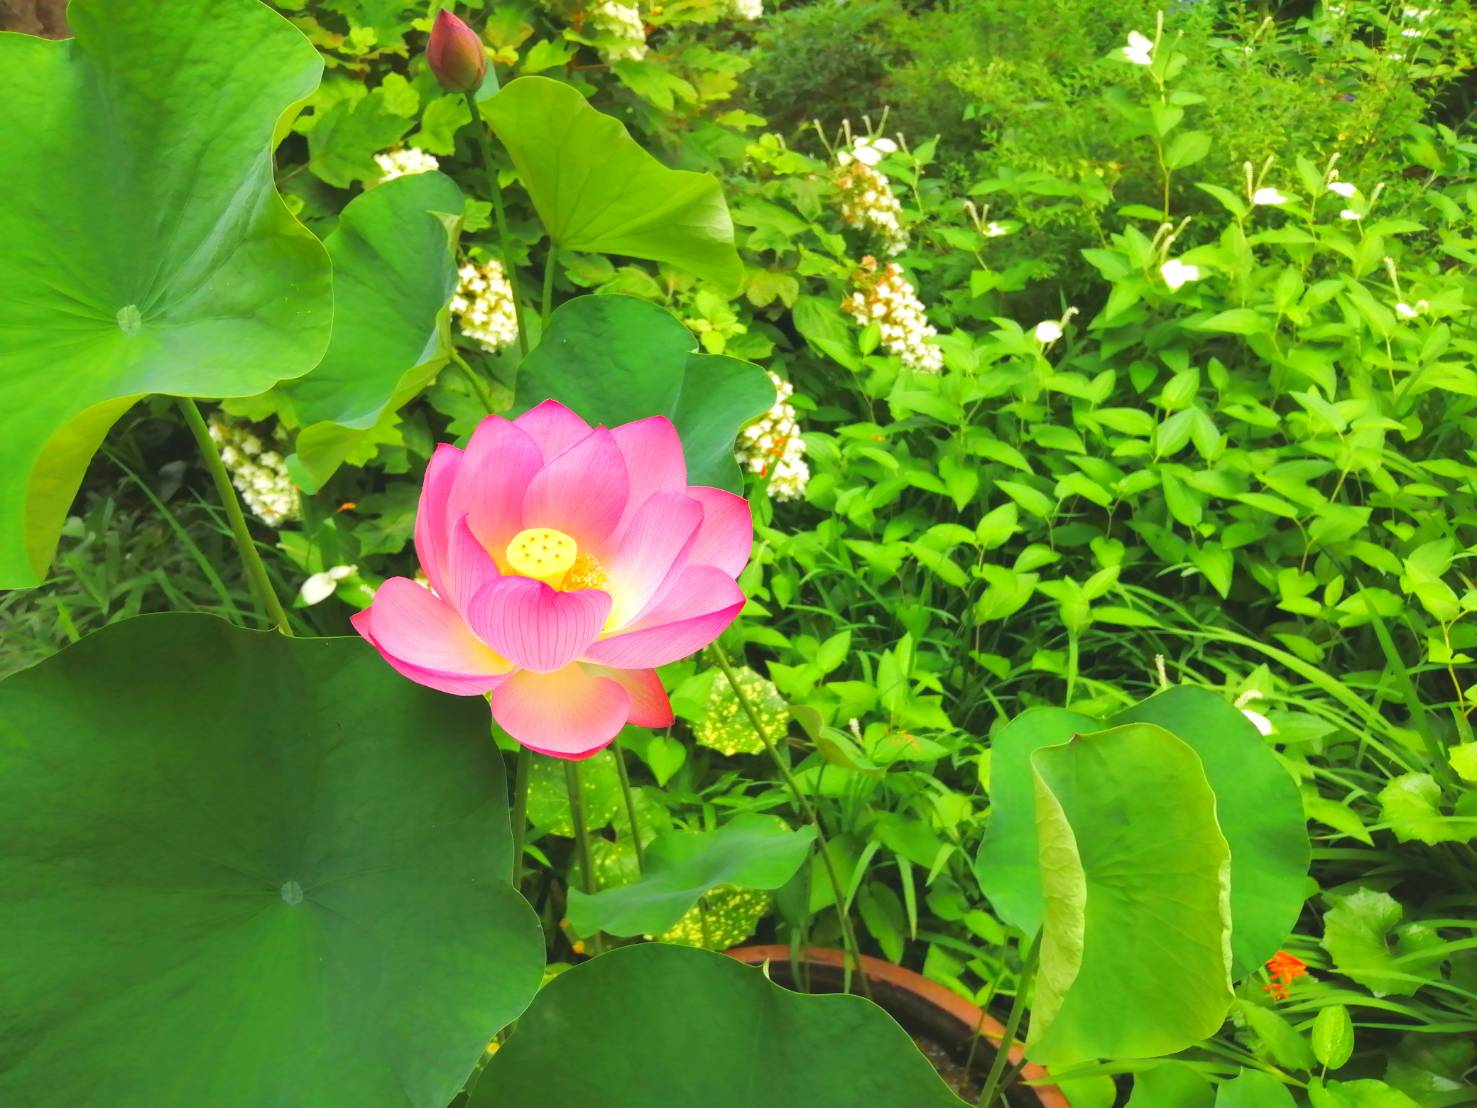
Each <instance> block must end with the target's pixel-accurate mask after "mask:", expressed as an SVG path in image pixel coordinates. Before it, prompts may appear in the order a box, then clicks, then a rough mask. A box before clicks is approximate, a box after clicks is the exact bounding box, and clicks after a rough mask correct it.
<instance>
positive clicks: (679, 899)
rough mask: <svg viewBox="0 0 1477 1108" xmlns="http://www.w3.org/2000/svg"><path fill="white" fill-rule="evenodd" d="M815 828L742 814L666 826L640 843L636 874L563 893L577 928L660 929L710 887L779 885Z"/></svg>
mask: <svg viewBox="0 0 1477 1108" xmlns="http://www.w3.org/2000/svg"><path fill="white" fill-rule="evenodd" d="M814 839H815V831H814V829H813V828H810V827H802V828H799V829H798V830H791V829H790V828H789V827H788V826H787V825H786V824H785V822H784V821H783V820H781V819H779V818H777V817H775V816H763V815H756V814H754V813H746V814H744V815H740V816H736V817H734V818H733V819H732V820H730V821H729V822H728V823H726V824H724V825H723V826H722V827H719V828H717V829H716V830H713V831H668V832H667V833H666V834H664V835H662V836H661V837H659V838H658V839H656V841H654V842H653V843H652V844H651V845H650V846H649V847H647V848H646V866H645V869H644V871H643V872H642V875H641V879H640V880H639V881H636V882H634V883H633V884H630V885H624V886H622V887H620V888H618V889H607V890H606V891H604V892H601V893H596V894H595V895H594V896H588V895H586V894H585V893H582V892H580V891H579V890H577V889H571V890H570V892H569V923H570V926H571V927H573V928H574V931H575V933H576V934H578V935H593V934H594V933H595V932H596V931H604V932H606V933H607V934H610V935H660V934H662V932H664V931H666V930H667V929H668V928H670V927H672V926H673V925H674V924H675V923H676V922H677V921H678V920H680V919H681V918H682V917H683V915H684V914H685V913H686V912H687V911H688V909H690V908H691V907H692V906H693V905H694V904H696V903H697V902H698V899H699V898H700V897H701V896H702V895H703V894H704V893H706V892H707V891H708V890H709V889H714V888H717V887H718V886H719V885H732V886H735V887H737V888H740V889H778V888H779V887H780V886H781V885H783V884H784V883H785V882H786V881H788V880H789V879H790V878H791V877H793V876H794V875H795V871H796V870H798V869H799V868H800V864H801V863H802V862H804V861H805V857H806V855H807V854H809V853H810V844H811V842H812V841H813V840H814Z"/></svg>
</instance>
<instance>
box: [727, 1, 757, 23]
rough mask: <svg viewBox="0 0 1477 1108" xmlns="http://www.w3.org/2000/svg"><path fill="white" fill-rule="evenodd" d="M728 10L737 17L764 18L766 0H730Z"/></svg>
mask: <svg viewBox="0 0 1477 1108" xmlns="http://www.w3.org/2000/svg"><path fill="white" fill-rule="evenodd" d="M728 10H729V12H731V13H732V14H733V17H734V18H735V19H762V18H763V17H764V0H728Z"/></svg>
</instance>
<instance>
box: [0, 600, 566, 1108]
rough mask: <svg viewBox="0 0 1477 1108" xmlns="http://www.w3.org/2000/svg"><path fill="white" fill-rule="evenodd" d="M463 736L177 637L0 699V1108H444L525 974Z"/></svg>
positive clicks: (297, 674) (347, 652)
mask: <svg viewBox="0 0 1477 1108" xmlns="http://www.w3.org/2000/svg"><path fill="white" fill-rule="evenodd" d="M487 728H488V721H487V716H486V709H485V707H483V706H482V705H480V704H478V703H476V702H475V701H467V700H460V699H457V698H453V697H447V696H441V695H438V694H436V693H433V692H430V691H428V690H426V689H423V688H420V687H419V686H417V685H413V684H411V683H410V682H408V681H405V680H402V679H401V678H399V677H397V676H396V675H395V674H394V673H392V672H391V671H390V670H389V669H387V668H386V667H385V665H384V663H383V662H382V661H381V660H380V658H379V657H377V656H376V655H375V653H374V651H372V650H370V649H369V648H368V647H366V646H365V645H364V644H363V643H362V642H359V641H358V640H355V639H288V638H284V637H282V636H280V635H277V634H274V633H270V632H265V633H264V632H251V631H243V630H240V629H238V628H234V627H231V626H230V625H228V624H226V623H223V622H221V621H219V620H217V619H214V618H211V617H208V616H201V615H167V616H146V617H143V618H141V619H134V620H128V621H126V622H123V623H119V624H114V625H113V626H111V627H108V628H106V629H105V630H102V631H99V632H98V633H97V634H95V635H92V636H90V637H89V638H87V639H84V640H83V641H82V642H81V643H79V644H77V645H76V646H74V647H71V648H70V649H68V650H65V651H63V652H62V653H61V654H59V655H57V656H55V657H54V658H52V659H50V660H48V661H46V662H44V663H42V664H41V665H39V666H36V667H35V668H34V669H30V670H27V671H24V672H21V673H19V674H16V675H15V676H13V677H11V678H9V679H8V680H6V681H5V682H4V683H3V684H0V811H4V812H5V824H6V836H7V840H8V844H9V845H8V846H7V847H6V849H5V851H4V852H3V856H0V884H3V886H4V888H5V896H4V898H3V899H0V944H3V946H4V949H5V952H6V954H5V960H6V967H7V968H6V971H5V973H3V974H0V1102H3V1103H6V1104H98V1103H108V1104H141V1105H142V1104H147V1105H156V1106H159V1108H167V1106H172V1105H207V1104H222V1105H224V1104H230V1105H239V1106H254V1105H261V1106H273V1108H276V1106H280V1105H283V1104H304V1105H308V1104H311V1105H315V1106H319V1105H321V1106H325V1108H332V1106H336V1105H344V1106H353V1108H359V1106H362V1105H370V1104H373V1105H416V1106H424V1108H444V1105H446V1104H447V1102H448V1101H449V1100H450V1099H451V1097H452V1096H454V1095H455V1094H456V1092H457V1090H458V1089H459V1088H460V1087H461V1084H462V1083H463V1081H464V1080H465V1078H466V1077H467V1075H468V1074H469V1073H470V1072H471V1070H472V1067H473V1065H474V1064H475V1063H476V1061H477V1060H478V1059H479V1058H480V1057H481V1055H482V1053H483V1050H484V1048H485V1047H486V1045H487V1042H488V1039H489V1037H490V1036H491V1035H492V1034H493V1033H494V1032H496V1031H497V1030H498V1029H499V1028H501V1027H503V1026H504V1025H506V1024H507V1023H508V1022H509V1021H510V1020H512V1019H513V1018H515V1017H516V1016H517V1015H518V1014H519V1012H520V1011H521V1010H522V1009H523V1006H524V1005H525V1004H526V1003H527V1002H528V1000H529V998H530V997H532V995H533V994H534V992H535V990H536V989H537V987H538V983H539V978H540V975H541V972H542V969H543V963H544V951H543V939H542V937H541V935H540V933H539V928H538V923H537V920H536V919H535V918H534V915H533V912H532V911H531V910H530V909H529V907H528V905H527V904H526V903H525V902H524V901H523V899H522V898H521V897H520V896H518V894H517V893H516V892H514V891H513V889H512V887H511V885H510V884H509V883H508V879H507V875H508V873H509V871H510V867H511V861H512V858H511V835H510V833H509V828H508V813H507V807H506V803H505V801H504V781H503V771H502V762H501V759H500V756H499V755H498V753H497V750H496V748H495V747H494V745H493V744H492V743H491V742H490V741H489V739H488V735H487Z"/></svg>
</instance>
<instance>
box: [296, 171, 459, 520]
mask: <svg viewBox="0 0 1477 1108" xmlns="http://www.w3.org/2000/svg"><path fill="white" fill-rule="evenodd" d="M462 204H463V200H462V194H461V190H460V189H458V188H457V187H456V185H455V184H454V183H453V182H452V180H451V178H449V177H446V176H443V175H442V174H440V173H416V174H410V175H408V176H405V177H398V178H396V179H395V180H393V181H389V182H387V183H385V184H383V185H378V186H376V187H375V188H372V189H370V190H369V191H368V192H365V193H362V194H361V195H359V196H358V197H356V198H355V199H354V200H353V201H352V202H351V203H350V204H349V205H348V207H346V208H344V210H343V212H342V214H340V216H339V220H338V225H337V226H336V227H335V228H334V231H333V233H332V234H330V235H329V236H328V238H327V239H326V240H325V242H324V245H326V246H327V247H328V253H329V256H330V257H331V258H332V259H333V307H334V321H333V338H332V340H331V341H330V342H329V344H328V351H327V353H325V354H324V355H323V361H322V362H321V363H319V365H318V367H317V368H316V369H315V370H313V372H312V373H310V374H308V375H307V376H306V377H300V378H298V379H297V380H296V381H293V382H291V383H289V384H287V385H284V386H282V391H283V393H284V394H285V395H286V397H287V398H288V401H289V403H290V404H291V407H292V410H293V414H294V416H295V418H296V420H297V422H298V423H299V424H300V425H301V426H302V428H303V429H302V430H301V431H300V432H299V433H298V436H297V454H296V464H295V465H294V467H293V473H294V476H296V477H297V479H298V483H299V484H300V485H302V487H303V488H304V489H305V490H306V491H308V492H316V491H317V490H318V489H319V488H321V487H322V485H323V482H325V481H327V480H328V478H329V477H331V476H333V473H334V471H335V470H336V469H337V468H338V467H339V466H340V465H341V464H342V463H343V462H344V460H345V459H346V458H347V457H348V456H349V454H351V453H352V452H353V451H354V449H355V448H356V447H357V446H358V444H359V443H360V442H361V441H362V440H363V439H364V438H365V437H366V435H368V434H369V433H370V432H371V431H372V429H373V428H374V426H375V425H376V424H377V423H378V422H380V420H382V419H383V418H384V417H385V416H386V415H387V414H389V413H392V412H394V411H397V410H398V409H399V408H400V407H402V406H403V405H404V404H406V403H407V402H408V401H410V400H411V398H413V397H414V396H415V395H416V393H418V392H420V390H421V389H423V388H424V387H425V386H426V385H427V384H429V383H430V381H431V379H432V378H433V377H435V376H436V374H437V372H438V371H439V370H440V369H441V367H442V366H444V365H445V364H446V361H447V359H448V358H449V357H450V356H451V330H450V325H449V313H448V311H447V303H448V302H449V301H450V299H451V295H452V293H453V292H455V291H456V282H457V274H456V255H455V229H456V227H457V225H458V213H460V212H461V210H462Z"/></svg>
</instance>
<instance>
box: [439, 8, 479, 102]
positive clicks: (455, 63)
mask: <svg viewBox="0 0 1477 1108" xmlns="http://www.w3.org/2000/svg"><path fill="white" fill-rule="evenodd" d="M426 61H427V62H428V63H429V64H430V66H431V72H432V73H434V74H435V75H436V80H438V81H440V82H441V87H442V88H444V89H445V90H446V91H447V92H476V91H477V90H478V89H479V88H481V87H482V78H483V77H485V76H486V75H487V52H486V51H485V50H483V49H482V40H481V39H480V38H478V37H477V32H476V31H474V30H472V28H470V27H468V26H467V25H466V24H465V23H463V22H462V21H461V20H460V19H458V18H457V17H456V16H454V15H452V14H451V13H450V12H449V11H446V10H445V9H442V10H441V11H439V12H437V13H436V23H435V25H434V26H433V27H432V28H431V41H430V42H428V43H427V44H426Z"/></svg>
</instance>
